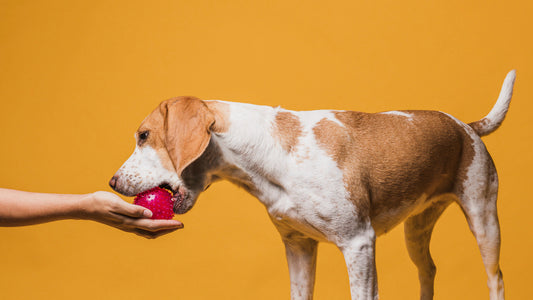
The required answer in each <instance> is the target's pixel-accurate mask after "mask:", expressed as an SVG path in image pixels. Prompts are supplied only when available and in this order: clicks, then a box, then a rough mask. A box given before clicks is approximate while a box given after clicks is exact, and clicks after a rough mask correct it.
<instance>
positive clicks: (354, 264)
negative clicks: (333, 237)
mask: <svg viewBox="0 0 533 300" xmlns="http://www.w3.org/2000/svg"><path fill="white" fill-rule="evenodd" d="M369 227H370V228H369V229H366V230H363V231H362V232H359V233H357V234H356V235H355V236H354V237H352V238H351V239H349V240H348V241H347V242H345V243H343V244H342V245H339V248H340V250H341V251H342V253H343V255H344V260H345V261H346V267H347V268H348V275H349V276H350V292H351V294H352V299H353V300H355V299H357V300H377V299H378V298H379V297H378V283H377V276H376V260H375V246H376V235H375V233H374V230H373V229H372V227H371V226H369Z"/></svg>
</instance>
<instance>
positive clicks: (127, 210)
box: [80, 191, 183, 239]
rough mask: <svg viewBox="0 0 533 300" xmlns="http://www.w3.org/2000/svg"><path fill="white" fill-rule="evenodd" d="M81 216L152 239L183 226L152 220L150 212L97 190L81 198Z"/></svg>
mask: <svg viewBox="0 0 533 300" xmlns="http://www.w3.org/2000/svg"><path fill="white" fill-rule="evenodd" d="M80 206H81V211H82V218H84V219H90V220H94V221H97V222H100V223H103V224H106V225H110V226H113V227H115V228H118V229H120V230H123V231H126V232H132V233H135V234H137V235H140V236H142V237H145V238H149V239H153V238H156V237H159V236H162V235H164V234H167V233H171V232H173V231H176V230H177V229H180V228H183V224H182V223H181V222H180V221H177V220H152V219H149V218H150V217H151V216H152V212H151V211H150V210H148V209H146V208H144V207H142V206H139V205H134V204H130V203H128V202H126V201H124V200H122V199H121V198H120V197H118V196H117V195H115V194H113V193H109V192H103V191H98V192H94V193H92V194H88V195H86V197H84V199H83V200H81V204H80Z"/></svg>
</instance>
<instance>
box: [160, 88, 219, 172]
mask: <svg viewBox="0 0 533 300" xmlns="http://www.w3.org/2000/svg"><path fill="white" fill-rule="evenodd" d="M161 113H162V114H163V116H165V123H164V124H165V134H166V137H165V146H166V148H167V151H168V154H169V156H170V159H171V160H172V163H173V164H174V168H175V169H176V173H177V174H178V176H181V173H182V172H183V170H184V169H185V168H186V167H187V166H188V165H190V164H191V163H192V162H193V161H195V160H196V159H197V158H198V157H200V155H202V153H203V152H204V151H205V149H206V148H207V145H208V144H209V140H210V138H211V132H210V127H211V126H212V125H213V123H214V122H215V117H214V115H213V113H212V112H211V111H210V110H209V109H208V108H207V105H205V103H204V102H203V101H202V100H200V99H198V98H195V97H177V98H173V99H170V100H167V101H164V102H163V103H161Z"/></svg>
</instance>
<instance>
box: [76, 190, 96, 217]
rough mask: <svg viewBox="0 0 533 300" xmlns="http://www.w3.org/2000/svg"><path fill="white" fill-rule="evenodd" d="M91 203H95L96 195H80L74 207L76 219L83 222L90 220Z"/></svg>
mask: <svg viewBox="0 0 533 300" xmlns="http://www.w3.org/2000/svg"><path fill="white" fill-rule="evenodd" d="M91 203H94V193H89V194H82V195H80V197H79V198H78V199H77V201H76V204H75V207H74V217H75V218H77V219H82V220H86V219H89V218H90V215H91V209H90V208H91V206H92V205H91Z"/></svg>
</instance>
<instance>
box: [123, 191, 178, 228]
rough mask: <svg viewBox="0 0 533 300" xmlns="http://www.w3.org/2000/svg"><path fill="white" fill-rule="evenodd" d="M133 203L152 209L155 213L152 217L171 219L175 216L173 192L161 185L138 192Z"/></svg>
mask: <svg viewBox="0 0 533 300" xmlns="http://www.w3.org/2000/svg"><path fill="white" fill-rule="evenodd" d="M133 204H136V205H140V206H142V207H146V208H148V209H149V210H151V211H152V213H153V215H152V217H151V219H166V220H170V219H172V218H173V217H174V200H173V199H172V193H170V192H169V191H167V190H165V189H162V188H160V187H155V188H153V189H150V190H147V191H144V192H142V193H139V194H137V196H136V197H135V199H134V200H133Z"/></svg>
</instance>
